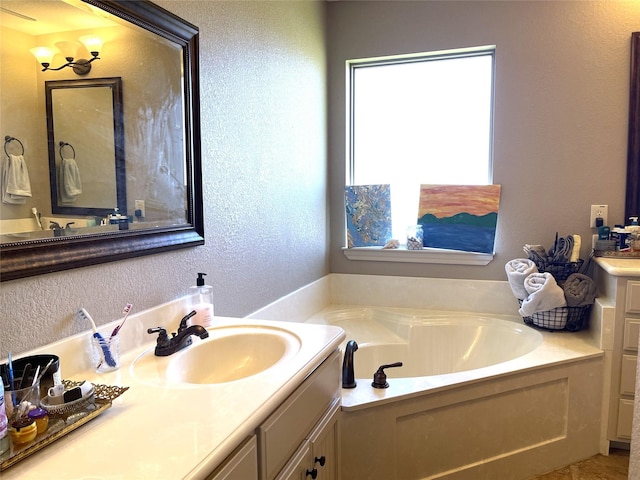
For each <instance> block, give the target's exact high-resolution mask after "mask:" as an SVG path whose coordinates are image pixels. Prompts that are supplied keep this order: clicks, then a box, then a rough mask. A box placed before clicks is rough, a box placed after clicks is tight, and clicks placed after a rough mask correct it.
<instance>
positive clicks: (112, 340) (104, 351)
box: [91, 332, 120, 373]
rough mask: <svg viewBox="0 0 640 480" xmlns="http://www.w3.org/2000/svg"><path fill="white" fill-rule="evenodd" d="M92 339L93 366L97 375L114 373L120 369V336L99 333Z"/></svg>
mask: <svg viewBox="0 0 640 480" xmlns="http://www.w3.org/2000/svg"><path fill="white" fill-rule="evenodd" d="M97 335H99V336H96V334H94V335H93V336H92V337H91V364H92V365H93V367H94V368H95V370H96V372H97V373H105V372H112V371H114V370H117V369H118V368H120V335H115V336H113V337H112V336H111V332H99V333H98V334H97Z"/></svg>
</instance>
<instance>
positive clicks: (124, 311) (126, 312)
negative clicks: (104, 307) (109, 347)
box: [109, 303, 133, 340]
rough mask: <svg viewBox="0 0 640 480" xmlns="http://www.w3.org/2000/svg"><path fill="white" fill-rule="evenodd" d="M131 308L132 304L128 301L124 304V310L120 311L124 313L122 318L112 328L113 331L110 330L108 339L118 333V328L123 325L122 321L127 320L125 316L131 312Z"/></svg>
mask: <svg viewBox="0 0 640 480" xmlns="http://www.w3.org/2000/svg"><path fill="white" fill-rule="evenodd" d="M132 308H133V305H131V304H130V303H127V304H126V305H125V306H124V310H123V311H122V313H124V318H123V319H122V321H121V322H120V324H119V325H118V326H117V327H116V328H114V329H113V332H111V337H109V340H111V339H112V338H113V337H115V336H116V335H117V334H118V332H119V331H120V329H121V328H122V326H123V325H124V322H126V321H127V317H128V316H129V313H130V312H131V309H132Z"/></svg>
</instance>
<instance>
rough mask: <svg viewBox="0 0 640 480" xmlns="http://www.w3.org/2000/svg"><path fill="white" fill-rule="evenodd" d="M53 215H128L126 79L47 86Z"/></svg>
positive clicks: (103, 79)
mask: <svg viewBox="0 0 640 480" xmlns="http://www.w3.org/2000/svg"><path fill="white" fill-rule="evenodd" d="M45 99H46V106H47V110H46V111H47V137H48V147H49V177H50V186H51V211H52V213H54V214H56V213H57V214H67V215H95V216H99V217H106V216H107V215H109V213H111V212H113V210H114V208H118V211H119V213H121V214H123V215H127V188H126V175H125V168H126V166H125V161H124V128H123V127H124V126H123V118H122V79H121V78H119V77H116V78H101V79H95V80H92V79H89V80H50V81H47V82H45Z"/></svg>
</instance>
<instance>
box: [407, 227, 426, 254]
mask: <svg viewBox="0 0 640 480" xmlns="http://www.w3.org/2000/svg"><path fill="white" fill-rule="evenodd" d="M423 240H424V234H423V232H422V225H411V226H410V227H409V228H407V250H422V247H423V246H424V242H423Z"/></svg>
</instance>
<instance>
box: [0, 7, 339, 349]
mask: <svg viewBox="0 0 640 480" xmlns="http://www.w3.org/2000/svg"><path fill="white" fill-rule="evenodd" d="M157 3H158V4H160V5H161V6H163V7H164V8H166V9H168V10H170V11H172V12H174V13H176V14H178V15H180V16H181V17H183V18H185V19H186V20H188V21H190V22H191V23H193V24H195V25H197V26H198V27H200V50H201V51H200V74H201V105H202V139H203V140H202V153H203V163H204V165H203V170H204V174H203V175H204V179H203V180H204V201H205V210H204V215H205V223H206V225H205V229H206V230H205V231H206V245H205V246H202V247H197V248H192V249H188V250H181V251H177V252H170V253H163V254H158V255H153V256H147V257H141V258H137V259H134V260H126V261H120V262H116V263H110V264H106V265H100V266H95V267H87V268H81V269H77V270H72V271H68V272H62V273H55V274H49V275H42V276H38V277H33V278H28V279H23V280H16V281H11V282H3V283H0V309H1V312H0V358H2V357H6V355H7V352H8V351H9V349H11V351H12V352H13V353H14V354H17V353H19V352H22V351H25V350H27V349H29V348H33V347H36V346H39V345H43V344H46V343H49V342H51V341H53V340H55V339H58V338H62V337H66V336H69V335H71V334H73V333H75V332H78V331H81V330H86V329H87V327H88V326H87V325H84V324H79V322H78V321H76V320H75V319H74V312H75V311H76V310H77V309H78V308H79V307H81V306H85V307H86V308H87V309H88V310H89V312H91V313H92V314H93V316H94V317H95V319H96V321H97V322H98V323H105V322H107V321H110V320H113V319H116V318H119V317H120V316H121V312H122V308H123V306H124V304H125V303H126V302H131V303H133V304H134V308H135V309H136V310H141V309H144V308H148V307H150V306H153V305H157V304H159V303H162V302H165V301H168V300H171V299H174V298H177V297H179V296H181V295H183V294H185V293H186V290H187V288H188V287H189V286H191V285H193V284H194V283H195V278H196V272H199V271H204V272H208V273H209V276H208V277H207V281H208V283H210V284H211V285H213V287H214V294H215V297H216V298H215V303H216V312H217V313H219V314H222V315H230V316H244V315H246V314H248V313H250V312H252V311H254V310H256V309H258V308H259V307H261V306H263V305H265V304H267V303H269V302H271V301H273V300H275V299H277V298H279V297H281V296H283V295H284V294H286V293H289V292H291V291H292V290H295V289H296V288H298V287H300V286H302V285H305V284H307V283H309V282H311V281H313V280H316V279H318V278H320V277H322V276H324V275H325V274H327V273H328V267H327V265H328V262H327V244H328V238H327V220H326V215H327V198H326V188H327V187H326V171H327V165H326V68H325V6H324V4H323V3H318V2H274V3H270V2H211V1H189V2H184V1H180V0H162V1H159V2H157ZM30 63H31V62H30ZM33 68H35V66H34V67H33ZM4 73H5V72H3V77H4ZM3 129H4V125H3Z"/></svg>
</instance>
